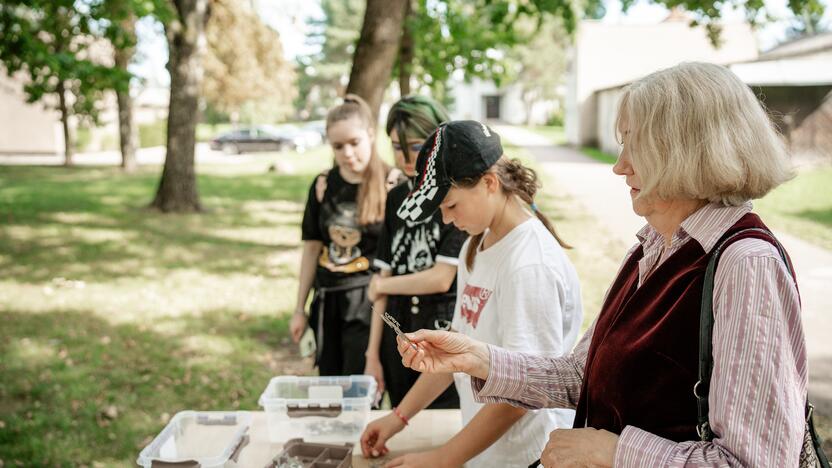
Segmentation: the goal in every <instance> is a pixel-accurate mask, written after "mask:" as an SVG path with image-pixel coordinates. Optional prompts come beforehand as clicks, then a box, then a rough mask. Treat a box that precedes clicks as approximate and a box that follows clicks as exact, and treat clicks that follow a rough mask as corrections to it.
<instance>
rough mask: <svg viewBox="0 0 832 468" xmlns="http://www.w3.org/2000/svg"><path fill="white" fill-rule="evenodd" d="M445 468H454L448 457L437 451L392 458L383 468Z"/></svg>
mask: <svg viewBox="0 0 832 468" xmlns="http://www.w3.org/2000/svg"><path fill="white" fill-rule="evenodd" d="M425 466H426V467H430V468H445V467H451V466H455V465H453V464H451V463H449V460H448V457H446V456H444V455H442V454H441V453H440V452H439V450H429V451H427V452H416V453H408V454H407V455H402V456H400V457H398V458H394V459H393V460H391V461H390V463H388V464H386V465H384V468H420V467H425Z"/></svg>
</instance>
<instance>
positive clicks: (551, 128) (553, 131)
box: [524, 125, 566, 145]
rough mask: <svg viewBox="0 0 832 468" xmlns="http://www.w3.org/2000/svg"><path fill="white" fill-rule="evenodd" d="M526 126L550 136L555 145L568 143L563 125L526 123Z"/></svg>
mask: <svg viewBox="0 0 832 468" xmlns="http://www.w3.org/2000/svg"><path fill="white" fill-rule="evenodd" d="M524 128H525V129H527V130H531V131H533V132H535V133H537V134H538V135H542V136H544V137H546V138H548V139H549V141H550V142H552V144H553V145H562V144H565V143H566V134H565V133H564V132H563V127H561V126H556V125H526V126H524Z"/></svg>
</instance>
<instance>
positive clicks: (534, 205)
mask: <svg viewBox="0 0 832 468" xmlns="http://www.w3.org/2000/svg"><path fill="white" fill-rule="evenodd" d="M530 207H531V209H532V211H534V212H535V213H536V212H537V203H535V202H532V204H531V205H530Z"/></svg>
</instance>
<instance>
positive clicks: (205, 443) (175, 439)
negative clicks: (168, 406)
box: [136, 411, 251, 468]
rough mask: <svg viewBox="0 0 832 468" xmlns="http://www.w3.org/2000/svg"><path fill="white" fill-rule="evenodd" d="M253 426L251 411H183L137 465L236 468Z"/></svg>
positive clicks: (142, 452)
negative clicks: (249, 429)
mask: <svg viewBox="0 0 832 468" xmlns="http://www.w3.org/2000/svg"><path fill="white" fill-rule="evenodd" d="M249 426H251V413H249V412H247V411H182V412H179V413H176V415H175V416H174V417H173V419H171V420H170V422H169V423H168V425H167V426H165V428H164V429H162V432H160V433H159V435H157V436H156V438H155V439H153V441H152V442H150V444H149V445H148V446H147V447H145V448H144V450H142V451H141V453H140V454H139V458H138V459H137V460H136V463H137V464H139V465H141V466H143V467H145V468H148V467H151V466H154V467H155V466H171V465H168V464H173V463H179V464H181V465H178V466H199V467H200V468H219V467H224V466H235V464H234V463H233V461H234V460H236V457H237V455H239V452H240V450H242V448H243V447H244V446H245V444H246V443H247V441H248V435H247V434H246V432H247V431H248V428H249ZM229 460H232V461H231V462H229Z"/></svg>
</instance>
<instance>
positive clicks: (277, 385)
mask: <svg viewBox="0 0 832 468" xmlns="http://www.w3.org/2000/svg"><path fill="white" fill-rule="evenodd" d="M375 393H376V381H375V379H374V378H373V377H371V376H369V375H350V376H332V377H314V376H313V377H297V376H281V377H274V378H272V379H271V380H270V381H269V385H268V386H267V387H266V390H264V391H263V394H262V395H260V400H259V403H260V406H264V407H265V406H273V405H285V404H288V403H295V404H300V405H305V404H310V403H345V404H348V403H352V404H360V403H367V402H369V403H372V401H373V400H374V399H375Z"/></svg>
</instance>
